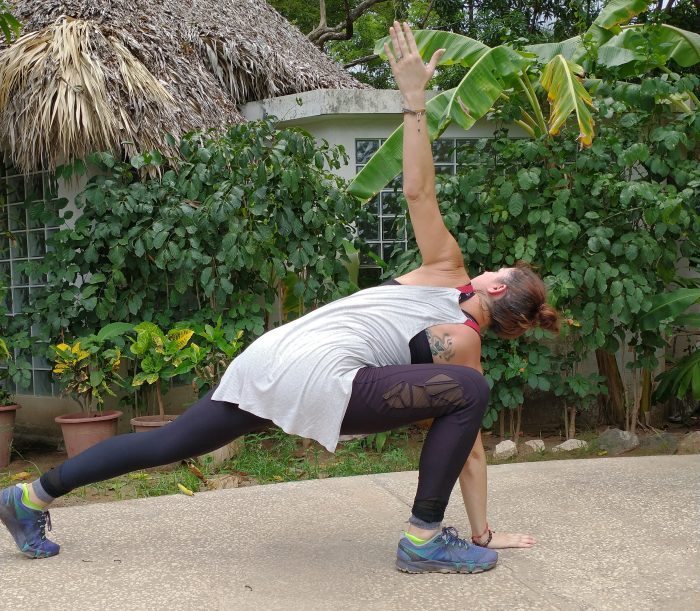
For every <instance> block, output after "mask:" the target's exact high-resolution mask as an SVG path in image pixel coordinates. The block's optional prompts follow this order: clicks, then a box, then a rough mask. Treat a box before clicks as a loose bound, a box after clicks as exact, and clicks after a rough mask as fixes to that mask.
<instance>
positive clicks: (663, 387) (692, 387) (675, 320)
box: [640, 288, 700, 401]
mask: <svg viewBox="0 0 700 611" xmlns="http://www.w3.org/2000/svg"><path fill="white" fill-rule="evenodd" d="M651 302H652V303H651V308H650V309H649V311H648V312H646V313H645V314H644V316H642V318H641V319H640V326H641V328H642V330H648V331H651V330H655V329H659V328H662V329H665V328H666V327H667V326H669V325H670V326H674V327H686V328H690V329H694V330H700V313H699V312H691V311H688V310H689V308H691V306H694V305H696V304H700V289H698V288H678V289H676V290H674V291H670V292H667V293H663V294H660V295H655V296H654V297H652V298H651ZM656 381H657V383H658V385H657V387H656V390H655V391H654V397H653V399H654V400H655V401H663V400H665V399H668V398H670V397H671V396H675V397H677V398H678V399H683V398H685V396H686V395H687V394H688V393H690V394H691V396H692V397H693V399H695V400H700V349H698V348H691V349H690V350H689V351H688V354H686V355H685V356H684V357H682V358H680V359H678V360H676V361H675V362H672V363H671V367H670V368H669V369H667V370H666V371H664V372H663V373H661V374H660V375H659V376H658V377H657V378H656Z"/></svg>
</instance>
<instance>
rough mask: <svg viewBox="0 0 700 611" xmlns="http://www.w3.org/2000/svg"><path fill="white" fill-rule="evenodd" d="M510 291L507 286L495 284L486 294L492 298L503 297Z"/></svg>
mask: <svg viewBox="0 0 700 611" xmlns="http://www.w3.org/2000/svg"><path fill="white" fill-rule="evenodd" d="M507 290H508V285H507V284H503V283H501V284H493V285H491V286H490V287H488V288H487V289H486V292H487V293H488V294H489V295H490V296H491V297H503V295H505V292H506V291H507Z"/></svg>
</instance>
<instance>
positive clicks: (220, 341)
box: [189, 316, 243, 398]
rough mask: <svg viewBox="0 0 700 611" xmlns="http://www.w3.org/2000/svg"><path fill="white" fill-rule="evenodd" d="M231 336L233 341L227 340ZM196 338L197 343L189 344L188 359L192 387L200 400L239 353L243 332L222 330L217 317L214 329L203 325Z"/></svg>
mask: <svg viewBox="0 0 700 611" xmlns="http://www.w3.org/2000/svg"><path fill="white" fill-rule="evenodd" d="M231 335H233V339H229V338H228V337H229V336H231ZM196 336H197V338H198V343H194V342H192V343H191V344H190V347H191V352H190V354H189V358H190V359H191V360H192V369H193V370H194V376H193V378H192V387H193V389H194V391H195V392H196V393H197V396H198V397H200V398H201V397H202V396H203V395H204V394H206V393H207V392H209V391H210V390H211V389H212V388H214V387H215V386H216V385H217V384H218V383H219V382H220V381H221V377H222V376H223V375H224V372H225V371H226V368H227V367H228V366H229V363H230V362H231V361H232V360H233V358H234V357H235V356H236V354H238V353H239V352H240V350H241V348H242V346H243V342H242V341H241V337H243V331H233V330H231V331H230V332H228V331H227V330H226V329H224V328H223V326H222V322H221V317H220V316H219V319H218V320H217V322H216V326H215V327H212V326H211V325H204V327H203V328H201V329H199V330H197V331H196Z"/></svg>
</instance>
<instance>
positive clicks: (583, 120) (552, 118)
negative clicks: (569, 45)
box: [540, 55, 593, 146]
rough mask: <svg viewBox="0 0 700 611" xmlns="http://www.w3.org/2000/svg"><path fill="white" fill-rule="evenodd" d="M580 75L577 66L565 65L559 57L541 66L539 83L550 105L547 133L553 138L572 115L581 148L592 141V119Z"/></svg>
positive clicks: (561, 56)
mask: <svg viewBox="0 0 700 611" xmlns="http://www.w3.org/2000/svg"><path fill="white" fill-rule="evenodd" d="M580 76H583V68H582V67H581V66H578V65H576V64H572V63H571V62H568V61H567V60H566V58H565V57H564V56H563V55H557V56H556V57H555V58H554V59H553V60H552V61H551V62H549V63H548V64H547V65H546V66H545V68H544V70H543V72H542V77H541V78H540V83H541V84H542V87H543V88H544V90H545V91H546V92H547V99H548V100H549V102H550V104H551V112H550V115H549V126H548V128H549V133H550V134H551V135H553V136H555V135H556V134H558V133H559V129H560V128H561V126H562V125H563V124H564V123H565V122H566V120H567V119H568V118H569V116H570V115H571V113H572V112H575V113H576V120H577V122H578V127H579V141H580V142H581V145H582V146H590V145H591V144H592V142H593V117H592V116H591V113H590V111H589V110H588V107H589V106H593V100H592V99H591V95H590V94H589V93H588V91H586V89H585V88H584V86H583V85H582V84H581V81H580V78H579V77H580Z"/></svg>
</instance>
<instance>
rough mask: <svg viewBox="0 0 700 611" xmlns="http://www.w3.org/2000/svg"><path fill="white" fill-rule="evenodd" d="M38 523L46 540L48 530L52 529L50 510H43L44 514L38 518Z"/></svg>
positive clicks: (40, 531)
mask: <svg viewBox="0 0 700 611" xmlns="http://www.w3.org/2000/svg"><path fill="white" fill-rule="evenodd" d="M36 523H37V526H38V527H39V534H40V535H41V540H42V541H46V531H47V530H48V531H49V532H50V531H51V514H50V513H49V512H48V511H44V512H42V514H41V515H40V516H39V517H38V518H37V521H36Z"/></svg>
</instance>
